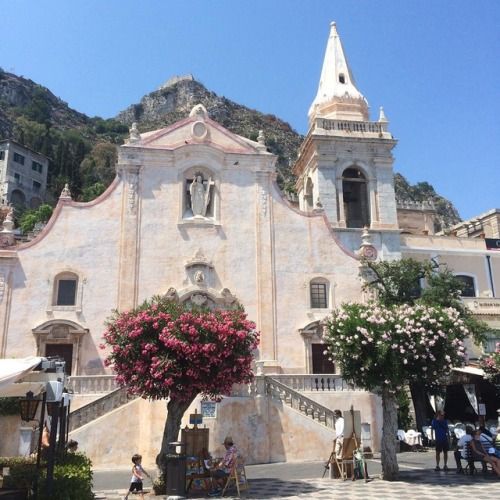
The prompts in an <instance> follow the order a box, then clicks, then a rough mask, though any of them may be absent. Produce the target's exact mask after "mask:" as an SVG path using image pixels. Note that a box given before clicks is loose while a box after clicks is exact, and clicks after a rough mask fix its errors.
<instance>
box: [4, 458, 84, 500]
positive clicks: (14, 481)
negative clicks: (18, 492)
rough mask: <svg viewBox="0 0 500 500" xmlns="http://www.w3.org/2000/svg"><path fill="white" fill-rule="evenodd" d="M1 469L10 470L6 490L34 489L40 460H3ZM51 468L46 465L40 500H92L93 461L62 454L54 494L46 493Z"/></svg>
mask: <svg viewBox="0 0 500 500" xmlns="http://www.w3.org/2000/svg"><path fill="white" fill-rule="evenodd" d="M0 467H10V475H9V476H5V477H4V487H6V488H16V489H26V490H31V489H32V488H33V484H34V480H35V477H36V458H33V457H29V458H26V457H14V458H11V457H6V458H0ZM46 477H47V469H46V467H45V464H44V463H42V467H41V469H40V476H39V480H38V486H39V499H40V500H91V499H93V498H94V494H93V493H92V462H91V461H90V460H89V459H88V458H87V457H86V456H85V455H84V454H83V453H66V452H64V453H62V454H60V455H58V456H57V457H56V465H55V467H54V483H53V491H52V494H51V495H48V494H47V492H46V491H45V481H46Z"/></svg>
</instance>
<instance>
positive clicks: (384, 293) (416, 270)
mask: <svg viewBox="0 0 500 500" xmlns="http://www.w3.org/2000/svg"><path fill="white" fill-rule="evenodd" d="M366 266H367V267H368V269H369V270H370V271H371V275H372V279H371V280H370V279H369V280H368V282H367V284H366V285H365V288H367V289H372V290H375V291H376V295H377V301H378V303H379V304H381V305H383V306H387V307H390V306H394V305H402V304H410V305H413V304H425V305H429V306H433V305H438V306H441V307H453V308H454V309H456V310H457V311H459V313H460V317H461V319H462V320H463V321H464V324H465V326H466V328H467V330H468V331H469V332H470V335H471V336H472V338H473V339H474V341H475V342H476V343H477V344H481V343H482V342H484V339H485V332H486V331H488V330H490V331H491V328H489V327H488V325H487V324H486V323H484V322H483V321H479V320H477V319H476V318H475V317H474V316H473V315H472V312H471V311H470V309H469V308H468V307H467V306H465V305H464V303H463V302H462V300H461V288H462V286H463V285H462V282H461V281H460V280H459V279H458V278H457V277H456V276H455V275H454V274H453V273H452V272H451V271H450V270H449V269H448V268H447V267H446V266H444V265H438V264H437V263H436V262H434V261H417V260H414V259H401V260H395V261H381V262H370V261H367V262H366ZM422 280H424V281H425V287H423V288H421V286H420V283H421V281H422ZM426 390H427V388H426V387H425V385H424V384H423V382H422V381H421V380H414V381H412V382H411V383H410V391H411V395H412V400H413V407H414V409H415V419H416V425H417V428H418V429H421V428H422V426H424V425H425V424H426V418H427V394H426Z"/></svg>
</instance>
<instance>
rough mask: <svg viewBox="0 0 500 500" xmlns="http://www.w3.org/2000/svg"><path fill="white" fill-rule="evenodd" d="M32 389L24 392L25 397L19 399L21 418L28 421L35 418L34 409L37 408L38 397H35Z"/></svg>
mask: <svg viewBox="0 0 500 500" xmlns="http://www.w3.org/2000/svg"><path fill="white" fill-rule="evenodd" d="M33 396H34V394H33V392H32V391H28V392H27V393H26V397H25V398H23V399H20V400H19V407H20V409H21V420H24V421H25V422H29V421H31V420H35V415H36V411H37V410H38V403H39V402H40V400H39V399H35V398H34V397H33Z"/></svg>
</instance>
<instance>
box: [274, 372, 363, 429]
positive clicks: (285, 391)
mask: <svg viewBox="0 0 500 500" xmlns="http://www.w3.org/2000/svg"><path fill="white" fill-rule="evenodd" d="M264 380H265V390H266V394H267V395H268V396H270V397H271V398H273V399H277V400H279V401H282V402H284V403H285V404H286V405H288V406H289V407H290V408H293V409H295V410H298V411H300V412H301V413H302V414H304V415H305V416H306V417H308V418H312V419H313V420H315V421H317V422H318V423H320V424H323V425H324V426H326V427H328V428H330V429H335V415H334V413H333V411H332V410H330V409H329V408H326V407H325V406H323V405H322V404H320V403H318V402H316V401H314V400H312V399H311V398H308V397H307V396H305V395H304V394H302V393H301V392H300V391H313V392H316V391H317V392H334V391H350V390H356V388H355V387H354V386H353V385H351V384H348V383H346V382H345V380H344V379H342V377H341V376H340V375H273V376H272V377H271V376H266V377H264Z"/></svg>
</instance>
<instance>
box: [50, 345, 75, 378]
mask: <svg viewBox="0 0 500 500" xmlns="http://www.w3.org/2000/svg"><path fill="white" fill-rule="evenodd" d="M45 356H46V357H47V358H53V357H59V358H62V359H63V360H64V361H66V369H65V372H66V374H68V375H71V368H72V364H73V344H46V345H45Z"/></svg>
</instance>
